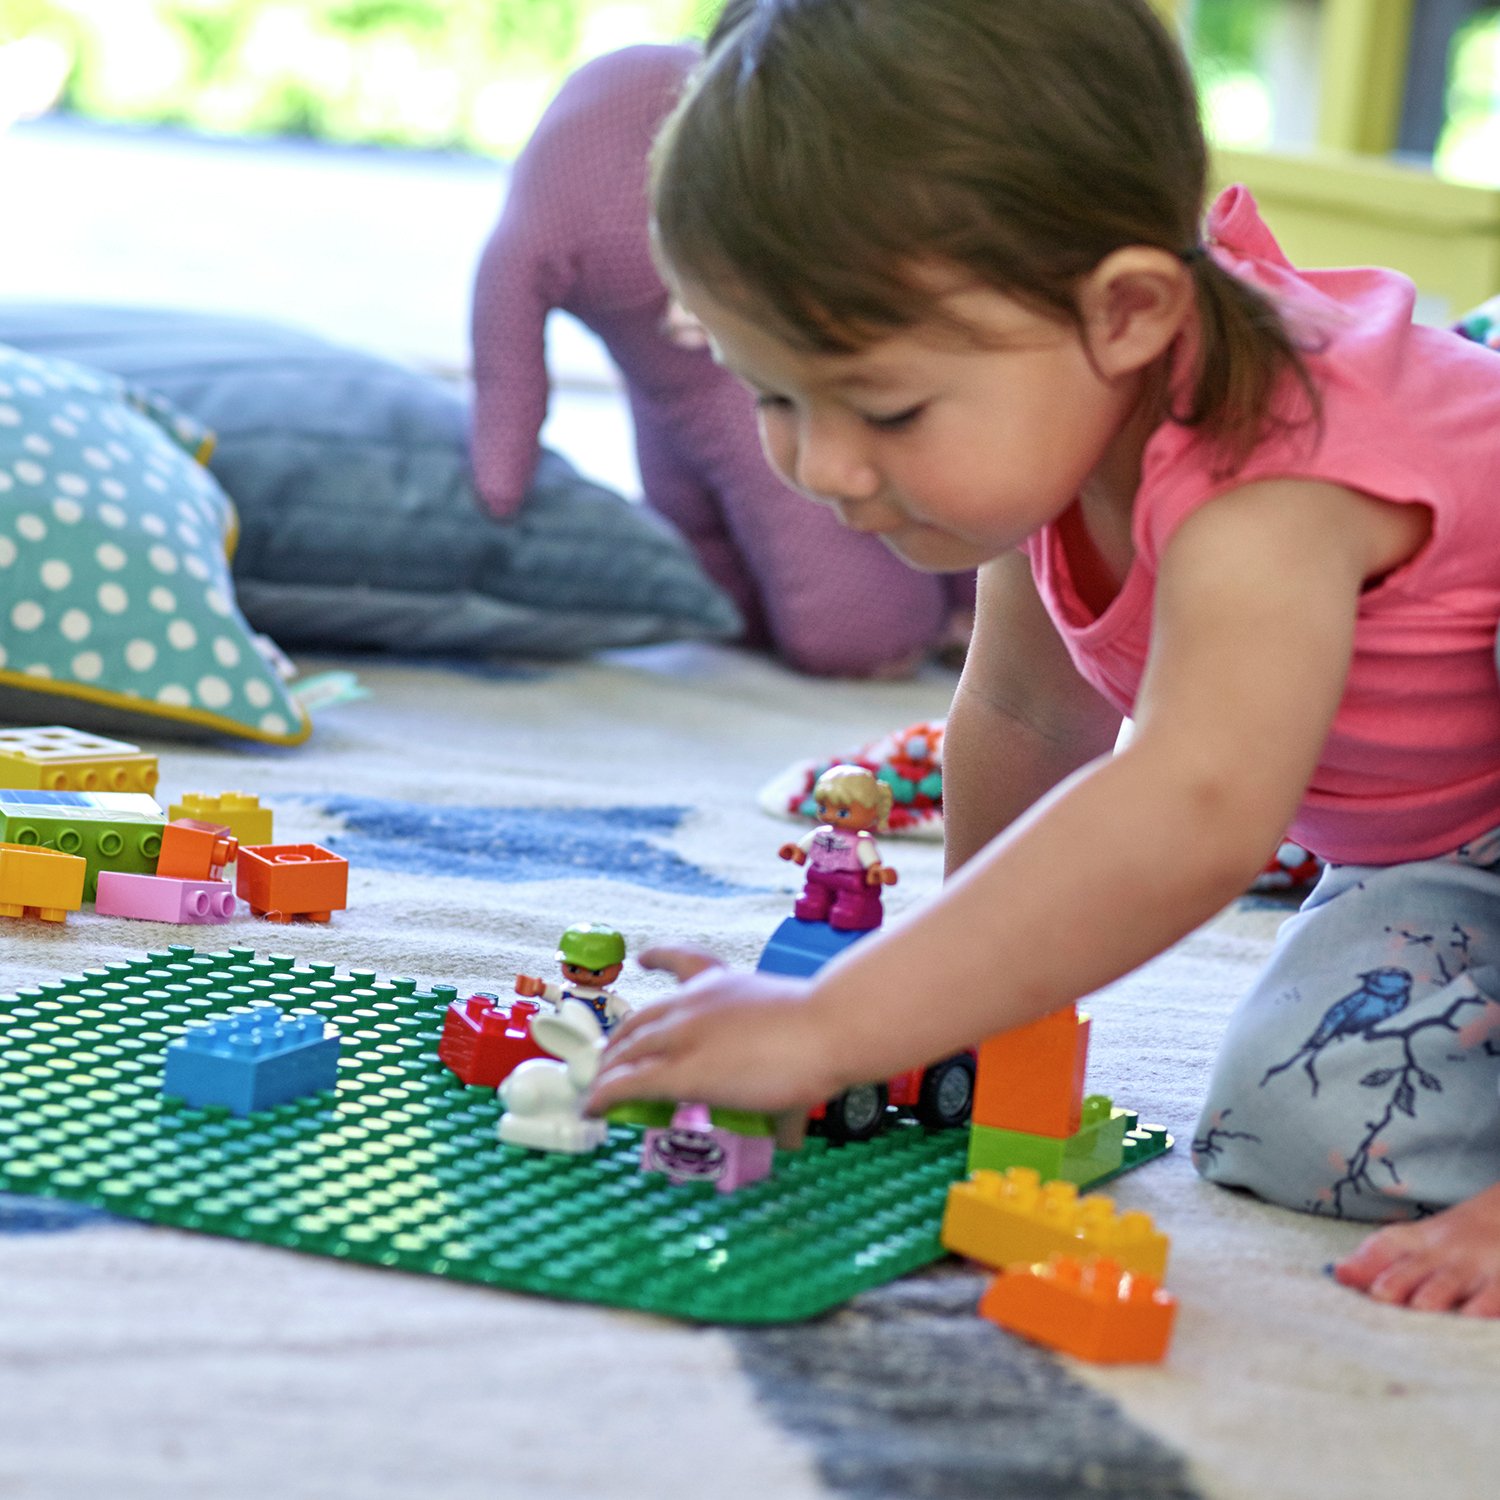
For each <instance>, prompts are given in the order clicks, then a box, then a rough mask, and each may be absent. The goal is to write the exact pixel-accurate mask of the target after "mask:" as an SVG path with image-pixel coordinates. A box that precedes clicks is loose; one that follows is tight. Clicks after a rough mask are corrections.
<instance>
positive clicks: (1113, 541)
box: [1060, 372, 1167, 614]
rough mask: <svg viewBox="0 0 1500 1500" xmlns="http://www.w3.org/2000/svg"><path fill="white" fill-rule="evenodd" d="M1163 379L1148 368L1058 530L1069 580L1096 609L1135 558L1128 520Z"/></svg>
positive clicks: (1160, 411) (1161, 408)
mask: <svg viewBox="0 0 1500 1500" xmlns="http://www.w3.org/2000/svg"><path fill="white" fill-rule="evenodd" d="M1166 392H1167V382H1166V379H1165V377H1164V375H1158V374H1156V373H1155V372H1151V373H1148V375H1147V376H1146V377H1145V378H1144V379H1143V380H1142V383H1141V387H1140V390H1139V391H1138V392H1137V394H1136V397H1135V399H1134V400H1133V402H1132V404H1131V408H1130V412H1129V414H1128V416H1127V417H1126V419H1125V421H1124V423H1123V424H1122V425H1121V427H1120V430H1119V431H1118V432H1117V433H1116V434H1115V437H1114V439H1113V440H1112V441H1111V443H1110V445H1109V447H1108V448H1107V449H1106V450H1105V452H1104V456H1103V457H1102V458H1101V459H1100V461H1099V463H1098V464H1097V465H1095V467H1094V470H1093V472H1092V473H1091V474H1090V475H1089V477H1088V478H1087V479H1086V480H1085V481H1084V484H1083V487H1082V488H1081V489H1080V490H1079V493H1078V498H1077V502H1076V503H1075V504H1074V505H1073V506H1071V507H1069V510H1068V513H1067V515H1066V516H1065V517H1064V518H1063V519H1062V522H1061V526H1060V529H1061V532H1062V536H1063V540H1064V545H1065V547H1066V549H1067V551H1068V555H1069V559H1070V570H1071V572H1072V573H1073V577H1074V584H1075V586H1076V587H1077V588H1078V590H1079V593H1080V595H1081V597H1082V598H1083V601H1084V603H1085V604H1087V605H1088V607H1089V608H1090V609H1091V610H1093V611H1094V613H1095V614H1102V613H1103V612H1104V610H1105V609H1106V608H1108V606H1109V604H1110V602H1111V600H1113V598H1114V596H1115V595H1116V594H1117V593H1118V592H1119V590H1120V587H1121V585H1122V584H1123V583H1124V582H1125V576H1126V574H1127V573H1129V571H1130V566H1131V563H1132V562H1133V561H1134V560H1135V543H1134V540H1133V535H1132V530H1131V521H1132V515H1133V512H1134V508H1135V497H1136V492H1137V491H1138V490H1139V489H1140V484H1141V464H1142V461H1143V458H1144V456H1145V451H1146V444H1147V443H1148V442H1150V440H1151V435H1152V433H1154V432H1155V431H1156V429H1157V428H1158V427H1159V426H1160V425H1161V423H1162V421H1163V420H1165V417H1166V414H1167V395H1166Z"/></svg>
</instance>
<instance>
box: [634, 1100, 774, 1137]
mask: <svg viewBox="0 0 1500 1500" xmlns="http://www.w3.org/2000/svg"><path fill="white" fill-rule="evenodd" d="M676 1112H677V1106H676V1105H674V1104H668V1103H667V1102H666V1101H665V1100H662V1099H632V1100H630V1101H629V1102H628V1103H626V1104H617V1105H616V1106H615V1107H614V1108H613V1109H612V1110H610V1111H609V1113H608V1114H607V1115H606V1116H605V1118H606V1119H607V1120H608V1121H609V1123H610V1124H611V1125H642V1126H645V1127H647V1128H648V1129H653V1130H665V1129H666V1128H667V1127H668V1126H669V1125H670V1124H671V1123H672V1116H673V1115H674V1114H675V1113H676ZM708 1118H709V1123H710V1124H713V1125H717V1126H718V1127H719V1129H720V1130H732V1131H733V1132H734V1133H735V1134H736V1135H753V1136H765V1135H775V1134H776V1122H775V1121H774V1120H772V1118H771V1117H770V1115H768V1114H763V1113H762V1112H761V1111H760V1110H755V1109H720V1108H719V1107H718V1106H715V1107H714V1108H713V1109H710V1110H709V1112H708Z"/></svg>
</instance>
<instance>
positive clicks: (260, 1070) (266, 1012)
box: [161, 1005, 339, 1115]
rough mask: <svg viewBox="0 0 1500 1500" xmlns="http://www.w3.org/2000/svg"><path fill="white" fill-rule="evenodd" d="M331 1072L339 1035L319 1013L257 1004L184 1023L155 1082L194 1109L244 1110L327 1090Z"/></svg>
mask: <svg viewBox="0 0 1500 1500" xmlns="http://www.w3.org/2000/svg"><path fill="white" fill-rule="evenodd" d="M338 1069H339V1034H338V1032H337V1031H334V1030H332V1029H331V1028H329V1029H327V1030H325V1027H324V1022H323V1018H322V1017H321V1016H318V1015H293V1014H290V1013H287V1014H283V1013H282V1011H281V1008H280V1007H279V1006H276V1005H257V1006H255V1007H253V1008H252V1009H250V1010H247V1011H238V1012H235V1013H234V1014H233V1015H228V1016H215V1017H212V1018H211V1019H209V1020H207V1021H195V1022H193V1023H191V1024H190V1025H189V1026H188V1028H187V1030H186V1031H185V1032H184V1033H183V1034H182V1035H181V1036H180V1037H179V1038H178V1039H177V1040H176V1041H175V1042H172V1043H170V1044H169V1045H168V1047H167V1067H166V1074H165V1076H164V1077H163V1079H162V1085H161V1087H162V1093H163V1094H167V1095H172V1096H175V1097H177V1098H180V1099H183V1100H185V1101H186V1102H187V1103H188V1104H189V1105H191V1106H192V1107H193V1108H195V1109H203V1108H206V1107H207V1106H209V1105H212V1104H218V1105H223V1106H224V1107H226V1108H227V1109H228V1110H229V1111H230V1112H231V1113H233V1114H236V1115H248V1114H253V1113H255V1111H256V1110H261V1109H270V1108H271V1107H272V1106H273V1105H277V1104H285V1103H287V1102H288V1101H289V1100H292V1099H300V1098H302V1096H303V1095H304V1094H316V1093H318V1092H319V1091H320V1090H322V1089H331V1088H332V1087H333V1086H334V1084H335V1083H336V1081H337V1079H338Z"/></svg>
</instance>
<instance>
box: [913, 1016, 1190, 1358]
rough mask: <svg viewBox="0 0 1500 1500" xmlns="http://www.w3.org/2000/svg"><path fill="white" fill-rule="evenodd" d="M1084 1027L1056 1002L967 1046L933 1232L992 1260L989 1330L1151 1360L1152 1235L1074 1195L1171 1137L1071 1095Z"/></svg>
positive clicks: (1159, 1309) (1154, 1344) (1077, 1081)
mask: <svg viewBox="0 0 1500 1500" xmlns="http://www.w3.org/2000/svg"><path fill="white" fill-rule="evenodd" d="M1089 1025H1090V1022H1089V1018H1088V1016H1086V1015H1080V1014H1079V1012H1078V1008H1077V1007H1076V1006H1072V1005H1070V1006H1068V1007H1067V1008H1066V1009H1063V1010H1059V1011H1056V1012H1054V1013H1053V1014H1052V1015H1049V1016H1043V1017H1042V1019H1041V1020H1039V1021H1033V1022H1032V1023H1031V1024H1029V1025H1027V1026H1020V1027H1017V1028H1016V1029H1015V1030H1013V1031H1007V1032H1004V1033H1002V1034H1001V1035H999V1036H994V1037H991V1038H989V1040H987V1041H985V1042H983V1043H981V1044H980V1047H979V1067H978V1075H977V1077H976V1079H975V1086H974V1123H973V1125H972V1127H971V1135H970V1140H969V1171H970V1177H969V1180H968V1181H967V1182H959V1183H955V1184H954V1185H953V1187H952V1188H951V1189H950V1191H949V1194H948V1208H947V1212H946V1214H945V1215H944V1218H943V1230H942V1238H943V1243H944V1245H946V1246H947V1247H948V1248H949V1249H950V1250H953V1251H956V1252H957V1253H958V1254H960V1255H966V1256H968V1257H969V1258H970V1259H972V1260H977V1261H979V1262H981V1263H982V1264H984V1265H987V1266H990V1267H992V1268H994V1269H995V1270H997V1271H998V1272H1000V1274H999V1275H998V1276H996V1278H995V1279H994V1281H993V1282H991V1284H990V1286H989V1289H988V1290H987V1291H986V1292H985V1294H984V1297H983V1298H982V1300H981V1301H980V1304H979V1310H980V1312H981V1313H983V1314H984V1315H985V1316H986V1317H988V1318H990V1319H991V1320H992V1321H994V1322H996V1323H998V1324H999V1325H1000V1326H1001V1327H1002V1328H1008V1329H1010V1330H1011V1331H1013V1332H1015V1333H1020V1334H1023V1335H1024V1336H1026V1337H1028V1338H1031V1339H1034V1340H1036V1341H1037V1342H1040V1343H1044V1344H1047V1345H1048V1346H1050V1347H1052V1348H1056V1349H1061V1350H1063V1351H1064V1352H1066V1353H1069V1354H1074V1355H1077V1356H1078V1357H1079V1358H1082V1359H1090V1360H1097V1361H1103V1362H1117V1361H1127V1360H1129V1361H1135V1360H1153V1359H1160V1358H1161V1357H1162V1355H1163V1354H1164V1353H1165V1351H1166V1346H1167V1341H1168V1339H1169V1338H1170V1336H1171V1328H1172V1320H1173V1316H1174V1314H1175V1311H1176V1306H1175V1303H1174V1302H1173V1300H1172V1298H1171V1297H1170V1296H1169V1295H1168V1293H1166V1292H1165V1291H1163V1290H1162V1288H1161V1285H1160V1278H1161V1276H1162V1274H1163V1272H1164V1271H1165V1269H1166V1255H1167V1241H1166V1237H1165V1236H1164V1235H1162V1234H1160V1233H1158V1232H1157V1230H1156V1228H1155V1226H1154V1225H1153V1224H1152V1223H1151V1220H1150V1216H1149V1215H1147V1214H1143V1213H1128V1214H1123V1215H1117V1214H1116V1212H1115V1208H1114V1204H1113V1203H1112V1202H1111V1201H1110V1200H1109V1199H1108V1198H1104V1197H1101V1196H1099V1195H1094V1196H1092V1197H1088V1198H1080V1197H1079V1196H1078V1193H1079V1189H1080V1188H1081V1187H1087V1186H1089V1185H1090V1184H1093V1183H1099V1182H1103V1181H1105V1180H1106V1179H1107V1178H1110V1177H1115V1176H1118V1175H1119V1174H1120V1173H1121V1172H1124V1171H1128V1170H1129V1169H1130V1168H1131V1167H1135V1166H1139V1165H1140V1164H1141V1163H1142V1162H1145V1161H1149V1160H1150V1159H1151V1158H1152V1157H1155V1156H1159V1155H1161V1153H1162V1152H1164V1151H1166V1150H1168V1149H1169V1148H1170V1146H1171V1144H1172V1141H1171V1137H1170V1136H1168V1135H1167V1133H1166V1131H1165V1130H1163V1129H1162V1128H1161V1127H1160V1126H1157V1125H1141V1124H1140V1123H1139V1122H1138V1120H1137V1118H1136V1116H1135V1114H1134V1113H1133V1112H1132V1111H1130V1110H1127V1109H1117V1108H1116V1107H1115V1106H1114V1104H1113V1102H1112V1101H1111V1100H1110V1099H1109V1098H1107V1097H1106V1096H1105V1095H1103V1094H1090V1095H1087V1096H1085V1094H1084V1092H1083V1085H1084V1074H1085V1071H1086V1068H1087V1063H1088V1045H1089Z"/></svg>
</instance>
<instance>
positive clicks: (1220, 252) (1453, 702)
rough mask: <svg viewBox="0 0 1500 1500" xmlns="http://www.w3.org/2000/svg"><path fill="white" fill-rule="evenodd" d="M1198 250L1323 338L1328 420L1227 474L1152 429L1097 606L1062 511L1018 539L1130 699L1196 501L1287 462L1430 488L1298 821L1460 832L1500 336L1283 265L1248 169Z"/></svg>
mask: <svg viewBox="0 0 1500 1500" xmlns="http://www.w3.org/2000/svg"><path fill="white" fill-rule="evenodd" d="M1209 250H1210V253H1211V254H1212V255H1213V257H1214V259H1215V260H1216V261H1218V263H1219V264H1220V265H1221V266H1224V267H1226V268H1227V269H1228V270H1230V271H1232V272H1233V273H1234V274H1235V275H1236V276H1239V277H1241V278H1242V279H1243V280H1245V281H1247V282H1249V283H1250V284H1251V285H1252V286H1255V287H1258V288H1259V289H1261V290H1262V291H1264V292H1266V293H1268V294H1270V295H1271V296H1272V297H1273V298H1274V299H1275V300H1276V302H1277V304H1278V306H1280V307H1281V308H1282V309H1283V311H1284V313H1285V314H1286V315H1287V316H1288V318H1289V320H1290V322H1291V324H1292V326H1293V327H1294V328H1295V329H1297V330H1298V331H1299V332H1300V333H1306V334H1308V335H1310V336H1311V337H1312V338H1315V339H1316V347H1315V348H1314V349H1313V350H1312V352H1310V353H1308V354H1307V356H1306V358H1307V365H1308V368H1309V370H1310V372H1311V374H1312V378H1313V380H1314V382H1315V384H1316V386H1317V389H1318V391H1319V392H1320V393H1321V398H1322V403H1323V414H1322V415H1323V420H1322V425H1321V429H1318V428H1314V427H1313V426H1311V425H1308V424H1304V425H1302V426H1301V427H1299V428H1297V429H1295V430H1293V431H1290V432H1281V433H1277V434H1273V435H1270V436H1268V437H1267V438H1266V439H1265V440H1264V441H1262V442H1261V443H1259V444H1258V445H1257V447H1256V448H1255V449H1254V450H1253V452H1252V453H1251V454H1250V455H1249V457H1248V458H1246V459H1245V460H1243V461H1242V462H1240V463H1239V464H1238V465H1237V466H1236V467H1235V468H1234V470H1233V472H1231V473H1228V474H1226V473H1224V472H1222V465H1223V453H1222V450H1221V449H1217V448H1216V447H1215V446H1214V445H1213V444H1211V443H1209V442H1206V441H1205V440H1203V439H1202V438H1201V437H1200V436H1199V435H1198V434H1197V433H1195V431H1194V430H1193V429H1191V428H1187V427H1183V426H1181V425H1180V424H1177V423H1173V422H1168V423H1165V424H1164V425H1163V426H1162V427H1160V428H1159V429H1158V430H1157V431H1156V432H1155V433H1154V434H1153V435H1152V437H1151V439H1150V441H1149V442H1148V444H1147V446H1146V450H1145V455H1144V459H1143V463H1142V473H1141V485H1140V490H1139V492H1138V494H1137V497H1136V502H1135V508H1134V512H1133V517H1132V523H1131V524H1132V533H1133V539H1134V544H1135V558H1134V561H1133V562H1132V564H1131V567H1130V571H1129V573H1128V574H1127V575H1126V577H1125V581H1124V583H1123V584H1122V586H1121V588H1120V591H1119V593H1118V594H1117V595H1116V597H1115V598H1114V599H1113V600H1112V601H1111V602H1110V604H1109V606H1108V607H1107V608H1106V609H1105V610H1104V611H1103V613H1101V614H1098V615H1095V614H1094V613H1093V612H1092V611H1091V610H1090V609H1089V608H1088V607H1087V606H1086V605H1085V604H1084V603H1083V601H1082V598H1081V596H1080V594H1079V591H1078V589H1077V588H1076V587H1075V584H1074V580H1073V576H1072V574H1071V573H1070V569H1069V560H1068V556H1067V552H1066V549H1065V547H1064V545H1063V542H1062V538H1061V537H1060V535H1059V533H1058V528H1057V526H1056V525H1055V524H1054V525H1051V526H1048V527H1046V528H1044V529H1043V530H1042V531H1040V532H1038V533H1037V534H1036V535H1035V536H1033V537H1031V538H1030V539H1029V540H1028V542H1027V543H1026V551H1027V554H1028V556H1029V557H1030V560H1031V567H1032V572H1033V574H1034V575H1035V578H1036V581H1037V585H1038V587H1039V589H1040V591H1041V595H1042V599H1043V601H1044V602H1045V604H1046V606H1047V609H1048V611H1049V612H1050V613H1051V615H1052V618H1053V620H1054V622H1055V623H1056V625H1057V627H1058V629H1059V631H1060V632H1061V633H1062V637H1063V640H1064V641H1065V642H1066V644H1067V647H1068V650H1069V652H1070V653H1071V655H1072V658H1073V661H1074V663H1075V665H1076V666H1077V668H1078V670H1079V671H1080V672H1081V673H1082V674H1083V676H1084V677H1085V678H1087V679H1088V681H1089V682H1091V683H1093V685H1094V686H1095V687H1096V688H1098V689H1099V691H1100V692H1101V693H1103V694H1104V696H1105V697H1106V698H1107V699H1109V701H1110V702H1111V703H1113V704H1114V705H1115V706H1116V707H1117V708H1118V709H1120V711H1121V712H1122V713H1127V714H1128V713H1129V712H1130V711H1131V708H1132V705H1133V704H1134V701H1135V694H1136V690H1137V688H1138V687H1139V685H1140V680H1141V675H1142V673H1143V671H1144V669H1145V664H1146V655H1147V651H1148V649H1149V646H1150V642H1151V611H1152V599H1153V595H1154V592H1155V586H1156V574H1157V568H1158V565H1159V561H1160V558H1161V556H1162V553H1163V550H1164V549H1165V547H1166V544H1167V540H1168V538H1169V537H1170V536H1171V535H1172V533H1173V532H1174V531H1175V529H1176V528H1177V527H1178V526H1179V525H1181V524H1182V522H1183V520H1184V519H1185V518H1186V517H1187V516H1189V515H1191V514H1192V513H1193V511H1195V510H1196V509H1197V508H1198V507H1199V506H1200V505H1203V504H1205V503H1206V502H1208V501H1209V500H1212V499H1213V498H1214V497H1215V496H1217V495H1220V494H1223V493H1224V492H1225V491H1227V490H1231V489H1234V488H1236V487H1237V486H1239V485H1243V484H1246V483H1249V482H1250V481H1252V480H1260V479H1270V478H1287V477H1297V478H1305V479H1313V480H1324V481H1328V482H1331V483H1334V484H1339V485H1343V486H1346V487H1347V488H1349V489H1352V490H1358V491H1361V492H1362V493H1364V494H1367V495H1373V496H1375V497H1377V498H1379V499H1382V500H1390V501H1395V502H1397V503H1400V504H1409V505H1425V506H1426V507H1427V508H1428V509H1429V510H1430V511H1431V514H1432V533H1431V537H1430V539H1429V541H1428V542H1427V544H1426V545H1425V546H1424V547H1423V548H1422V549H1421V551H1420V552H1418V553H1417V555H1416V556H1415V557H1413V558H1412V559H1410V560H1409V561H1408V562H1406V563H1405V564H1404V565H1402V566H1401V567H1400V568H1398V569H1397V570H1396V571H1395V572H1393V573H1391V574H1390V575H1389V576H1387V577H1386V578H1385V579H1383V580H1382V581H1381V582H1380V583H1379V584H1377V585H1376V586H1375V587H1373V588H1370V589H1368V590H1367V591H1366V592H1365V593H1364V595H1363V596H1362V598H1361V600H1360V606H1359V615H1358V619H1357V622H1356V627H1355V635H1354V656H1353V661H1352V664H1351V666H1350V669H1349V676H1348V681H1347V683H1346V684H1345V688H1344V696H1343V699H1342V701H1341V702H1340V704H1339V709H1338V713H1337V715H1336V717H1335V719H1334V722H1333V727H1332V729H1331V731H1330V733H1329V736H1328V739H1327V742H1326V743H1325V744H1324V746H1323V753H1322V755H1321V756H1320V757H1319V761H1318V767H1317V770H1316V771H1315V772H1314V774H1313V778H1312V782H1311V784H1310V785H1309V787H1308V789H1307V794H1306V796H1305V798H1304V799H1303V803H1302V806H1301V808H1300V809H1299V811H1298V814H1297V817H1296V821H1295V822H1294V823H1293V825H1292V829H1291V836H1292V837H1293V838H1294V839H1296V840H1297V841H1298V842H1299V843H1302V844H1305V845H1306V846H1307V847H1308V848H1310V849H1312V850H1314V851H1315V852H1316V853H1318V854H1321V855H1323V856H1324V857H1325V858H1327V859H1331V860H1335V861H1338V862H1340V863H1351V864H1395V863H1399V862H1401V861H1403V860H1412V859H1423V858H1427V857H1430V856H1432V855H1436V854H1442V853H1445V852H1447V851H1448V850H1451V849H1455V848H1457V847H1458V846H1459V845H1460V844H1462V843H1464V842H1465V841H1467V840H1469V839H1471V838H1474V837H1476V836H1477V835H1479V834H1481V833H1483V832H1485V831H1487V830H1488V829H1491V828H1493V827H1495V826H1497V825H1500V676H1497V672H1496V654H1495V635H1496V628H1497V625H1500V355H1497V354H1495V353H1494V352H1492V351H1490V350H1488V349H1485V348H1483V347H1481V346H1480V345H1478V344H1475V343H1472V342H1470V341H1469V340H1467V339H1464V338H1462V337H1461V336H1459V335H1458V334H1454V333H1450V332H1447V331H1446V330H1442V329H1434V328H1425V327H1421V326H1419V325H1416V324H1413V322H1412V320H1411V315H1412V306H1413V302H1414V300H1415V299H1414V293H1413V288H1412V285H1411V283H1410V282H1409V281H1407V280H1406V278H1405V277H1402V276H1398V275H1397V274H1396V273H1394V272H1391V271H1381V270H1372V269H1357V270H1334V271H1298V270H1296V269H1294V268H1293V267H1292V266H1291V264H1290V263H1289V262H1288V261H1287V259H1286V257H1285V256H1284V255H1283V254H1282V253H1281V250H1280V247H1279V246H1278V245H1277V244H1276V241H1275V240H1274V239H1273V238H1272V236H1271V233H1270V231H1269V230H1268V229H1267V228H1266V226H1265V225H1264V223H1262V221H1261V218H1260V215H1259V213H1258V211H1257V209H1256V206H1255V201H1254V199H1253V198H1252V197H1251V196H1250V194H1249V193H1248V192H1247V191H1246V190H1245V189H1244V188H1238V187H1236V188H1230V189H1229V190H1228V191H1227V192H1225V193H1224V194H1223V195H1222V196H1221V197H1220V198H1219V200H1218V202H1217V203H1216V204H1215V205H1214V208H1213V211H1212V213H1211V215H1210V218H1209ZM1185 363H1186V361H1185V360H1179V366H1181V365H1183V364H1185ZM1290 391H1291V387H1290V386H1288V387H1287V388H1286V391H1285V392H1284V394H1285V395H1286V398H1287V399H1288V400H1289V401H1291V400H1294V399H1295V397H1294V396H1292V395H1291V394H1289V393H1290Z"/></svg>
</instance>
